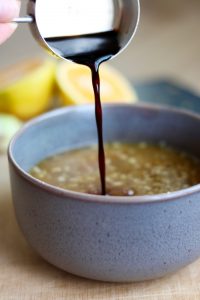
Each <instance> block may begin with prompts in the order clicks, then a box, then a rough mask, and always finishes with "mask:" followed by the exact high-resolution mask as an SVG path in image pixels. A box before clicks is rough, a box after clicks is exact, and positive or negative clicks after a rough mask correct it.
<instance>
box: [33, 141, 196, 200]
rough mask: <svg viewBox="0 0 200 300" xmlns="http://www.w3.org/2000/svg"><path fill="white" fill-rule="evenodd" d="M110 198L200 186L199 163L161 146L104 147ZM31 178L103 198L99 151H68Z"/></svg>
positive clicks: (39, 166)
mask: <svg viewBox="0 0 200 300" xmlns="http://www.w3.org/2000/svg"><path fill="white" fill-rule="evenodd" d="M105 152H106V187H107V194H108V195H116V196H133V195H151V194H160V193H169V192H172V191H176V190H180V189H184V188H187V187H190V186H192V185H195V184H198V183H199V182H200V160H199V159H198V158H195V157H193V156H191V155H189V154H187V153H185V152H181V151H178V150H175V149H173V148H171V147H168V146H165V145H162V144H158V145H151V144H146V143H138V144H122V143H113V144H106V145H105ZM30 174H31V175H32V176H34V177H36V178H38V179H40V180H42V181H44V182H47V183H49V184H51V185H54V186H57V187H61V188H64V189H67V190H72V191H77V192H82V193H89V194H100V193H101V189H100V180H99V171H98V159H97V149H96V147H90V148H82V149H78V150H72V151H67V152H64V153H61V154H58V155H54V156H52V157H50V158H47V159H45V160H43V161H42V162H40V163H39V164H37V165H36V166H35V167H33V168H32V169H31V171H30Z"/></svg>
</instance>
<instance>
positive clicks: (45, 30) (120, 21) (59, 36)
mask: <svg viewBox="0 0 200 300" xmlns="http://www.w3.org/2000/svg"><path fill="white" fill-rule="evenodd" d="M139 13H140V8H139V0H101V1H99V0H84V1H83V0H59V4H58V3H57V2H56V1H49V0H36V1H33V0H32V1H31V0H30V1H29V4H28V14H29V16H28V17H27V18H26V17H25V18H22V19H21V21H20V18H18V19H15V20H13V21H14V22H17V23H26V22H27V23H30V28H31V31H32V33H33V35H34V36H35V38H36V39H37V40H38V41H39V43H40V44H41V45H42V46H43V47H45V48H47V49H48V50H50V52H51V53H52V54H54V55H56V56H58V57H61V58H64V59H67V60H70V61H73V62H75V63H78V64H83V65H85V66H87V67H89V68H90V70H91V74H92V84H93V90H94V96H95V116H96V125H97V134H98V161H99V174H100V181H101V194H102V195H106V166H105V153H104V143H103V115H102V106H101V99H100V78H99V66H100V64H101V63H103V62H105V61H107V60H109V59H111V58H112V57H114V56H115V55H116V54H118V53H119V52H121V51H122V50H123V49H124V48H125V46H127V44H128V43H129V42H130V40H131V38H132V37H133V36H134V33H135V31H136V29H137V25H138V22H139ZM26 20H27V21H26Z"/></svg>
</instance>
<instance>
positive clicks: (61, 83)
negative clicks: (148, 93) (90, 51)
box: [56, 61, 137, 105]
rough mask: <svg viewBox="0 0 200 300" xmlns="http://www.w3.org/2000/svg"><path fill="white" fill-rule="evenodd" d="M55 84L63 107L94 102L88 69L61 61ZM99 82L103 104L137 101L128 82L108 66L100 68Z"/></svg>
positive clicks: (104, 65)
mask: <svg viewBox="0 0 200 300" xmlns="http://www.w3.org/2000/svg"><path fill="white" fill-rule="evenodd" d="M56 82H57V86H58V88H59V91H60V93H61V96H62V100H63V104H64V105H73V104H74V105H78V104H86V103H93V102H94V93H93V88H92V79H91V71H90V69H89V68H88V67H86V66H82V65H78V64H75V63H71V62H66V61H63V62H61V63H60V64H58V67H57V72H56ZM100 82H101V86H100V93H101V101H102V102H103V103H110V102H111V103H114V102H116V103H120V102H123V103H125V102H128V103H130V102H135V101H136V100H137V96H136V93H135V91H134V89H133V87H132V86H131V84H130V83H129V81H128V80H127V79H126V78H125V77H124V76H123V75H122V74H121V73H120V72H119V71H117V70H116V69H115V68H113V67H111V66H109V65H108V64H103V65H102V66H100Z"/></svg>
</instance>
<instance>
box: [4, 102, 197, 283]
mask: <svg viewBox="0 0 200 300" xmlns="http://www.w3.org/2000/svg"><path fill="white" fill-rule="evenodd" d="M93 110H94V109H93V107H92V106H85V107H69V108H65V109H61V110H57V111H54V112H50V113H48V114H46V115H43V116H41V117H39V118H37V119H35V120H33V121H31V122H29V123H28V124H27V125H25V126H24V128H22V130H21V131H19V132H18V133H17V135H16V136H15V137H14V139H13V140H12V142H11V144H10V147H9V163H10V175H11V184H12V193H13V201H14V206H15V211H16V216H17V220H18V222H19V225H20V227H21V230H22V231H23V233H24V235H25V237H26V239H27V240H28V242H29V243H30V245H31V246H32V247H33V248H34V249H35V250H36V251H37V252H38V253H39V254H40V255H41V256H42V257H43V258H44V259H46V260H47V261H48V262H50V263H51V264H53V265H55V266H57V267H59V268H61V269H63V270H66V271H68V272H70V273H73V274H77V275H80V276H83V277H87V278H92V279H97V280H103V281H115V282H118V281H119V282H125V281H140V280H146V279H152V278H157V277H161V276H163V275H165V274H168V273H171V272H174V271H176V270H178V269H180V268H182V267H183V266H185V265H187V264H189V263H190V262H192V261H194V260H195V259H196V258H198V257H199V256H200V185H196V186H193V187H191V188H187V189H184V190H181V191H177V192H173V193H171V194H162V195H154V196H137V197H103V196H94V195H87V194H81V193H76V192H71V191H67V190H62V189H60V188H56V187H53V186H50V185H48V184H45V183H43V182H41V181H39V180H36V179H34V178H32V177H31V176H30V175H29V174H28V173H27V172H28V170H29V169H30V168H31V167H32V166H33V165H34V164H36V163H37V162H38V161H40V160H42V159H44V158H45V157H47V156H50V155H52V154H55V153H58V152H61V151H63V150H64V149H72V148H78V147H82V146H87V145H90V144H94V143H96V139H97V136H96V127H95V120H94V111H93ZM104 134H105V141H109V142H110V141H121V142H133V141H138V140H139V141H141V140H142V141H143V140H145V141H151V142H157V141H160V140H166V141H167V142H168V143H169V144H171V145H173V146H176V147H180V148H181V149H184V150H188V151H190V152H192V153H194V154H196V155H199V156H200V142H199V137H200V117H199V116H197V115H195V114H192V113H187V112H181V111H178V110H172V109H164V108H159V107H157V108H156V107H148V106H141V105H139V106H132V105H116V106H114V105H111V106H105V107H104Z"/></svg>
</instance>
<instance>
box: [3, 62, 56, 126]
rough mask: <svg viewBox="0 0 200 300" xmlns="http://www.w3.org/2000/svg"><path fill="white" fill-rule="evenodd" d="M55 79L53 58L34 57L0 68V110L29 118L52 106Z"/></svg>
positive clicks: (22, 117) (21, 117)
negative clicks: (0, 69) (3, 68)
mask: <svg viewBox="0 0 200 300" xmlns="http://www.w3.org/2000/svg"><path fill="white" fill-rule="evenodd" d="M54 79H55V64H54V62H53V61H51V60H43V59H32V60H27V61H25V62H22V63H20V64H17V65H15V66H12V67H9V68H7V69H5V70H3V71H1V72H0V112H5V113H9V114H13V115H16V116H17V117H19V118H20V119H24V120H25V119H29V118H31V117H33V116H35V115H38V114H39V113H41V112H43V111H45V110H46V109H47V108H48V107H49V103H50V98H51V96H52V88H53V83H54Z"/></svg>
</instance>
